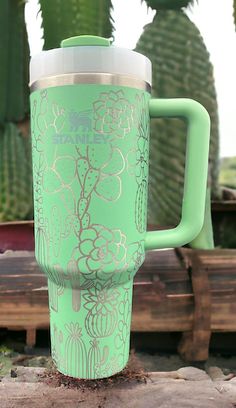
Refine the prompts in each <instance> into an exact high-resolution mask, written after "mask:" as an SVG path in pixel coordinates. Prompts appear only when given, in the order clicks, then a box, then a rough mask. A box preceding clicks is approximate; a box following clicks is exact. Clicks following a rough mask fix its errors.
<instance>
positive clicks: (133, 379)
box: [40, 353, 148, 391]
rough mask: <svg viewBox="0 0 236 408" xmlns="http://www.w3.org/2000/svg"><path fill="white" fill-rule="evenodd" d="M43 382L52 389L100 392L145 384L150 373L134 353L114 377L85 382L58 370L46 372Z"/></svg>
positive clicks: (42, 377)
mask: <svg viewBox="0 0 236 408" xmlns="http://www.w3.org/2000/svg"><path fill="white" fill-rule="evenodd" d="M40 377H41V380H42V381H43V382H45V383H46V384H47V385H49V386H52V387H60V386H61V385H63V386H64V387H66V388H69V389H79V390H81V391H84V390H88V389H89V390H99V389H105V388H108V387H109V388H110V387H113V386H117V385H122V384H124V383H145V384H146V382H147V378H148V373H147V372H145V370H144V369H143V368H142V366H141V364H140V362H139V360H138V359H137V357H136V356H135V354H134V353H131V356H130V359H129V362H128V364H127V366H126V367H125V368H124V369H123V370H122V371H120V372H119V373H117V374H115V375H113V376H112V377H108V378H102V379H98V380H84V379H81V378H74V377H69V376H67V375H64V374H62V373H60V372H59V371H57V370H56V369H51V370H49V369H48V370H46V371H45V373H44V374H42V375H41V376H40Z"/></svg>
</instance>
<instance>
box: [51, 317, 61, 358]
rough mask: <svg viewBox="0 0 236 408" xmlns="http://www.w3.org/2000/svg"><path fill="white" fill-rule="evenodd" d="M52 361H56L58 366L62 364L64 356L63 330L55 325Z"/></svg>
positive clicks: (53, 328) (53, 329)
mask: <svg viewBox="0 0 236 408" xmlns="http://www.w3.org/2000/svg"><path fill="white" fill-rule="evenodd" d="M51 330H52V337H53V341H52V359H53V361H55V364H56V365H60V366H61V364H62V360H63V356H62V349H63V333H62V331H61V330H59V329H58V328H57V325H56V324H55V323H54V324H53V327H52V329H51Z"/></svg>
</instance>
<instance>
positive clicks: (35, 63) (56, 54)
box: [30, 35, 152, 86]
mask: <svg viewBox="0 0 236 408" xmlns="http://www.w3.org/2000/svg"><path fill="white" fill-rule="evenodd" d="M151 70H152V68H151V61H150V60H149V59H148V58H147V57H145V56H144V55H142V54H139V53H138V52H136V51H132V50H129V49H126V48H120V47H116V46H114V45H111V44H110V41H109V40H108V39H106V38H103V37H97V36H91V35H82V36H76V37H70V38H67V39H65V40H63V41H62V42H61V48H55V49H52V50H48V51H42V52H40V53H39V54H37V55H35V56H33V57H32V58H31V61H30V86H31V85H32V84H33V83H34V82H36V81H38V80H40V79H43V78H48V77H54V76H57V75H64V74H69V73H110V74H117V75H126V76H130V77H133V78H136V79H139V80H143V81H144V82H147V83H148V84H149V85H151V82H152V72H151Z"/></svg>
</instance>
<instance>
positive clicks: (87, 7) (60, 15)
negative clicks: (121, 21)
mask: <svg viewBox="0 0 236 408" xmlns="http://www.w3.org/2000/svg"><path fill="white" fill-rule="evenodd" d="M40 4H41V11H42V18H43V23H42V24H43V29H44V48H45V49H50V48H55V47H59V46H60V42H61V40H63V39H64V38H67V37H72V36H74V35H81V34H91V35H99V36H102V37H111V36H112V31H113V24H112V21H113V20H112V18H111V10H112V2H111V0H96V1H94V0H77V1H74V0H67V1H64V0H57V2H53V1H51V0H40Z"/></svg>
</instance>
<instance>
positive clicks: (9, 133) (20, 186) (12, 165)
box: [0, 123, 32, 222]
mask: <svg viewBox="0 0 236 408" xmlns="http://www.w3.org/2000/svg"><path fill="white" fill-rule="evenodd" d="M3 129H4V130H3V131H2V133H1V134H0V197H1V200H0V221H1V222H2V221H12V220H15V219H25V218H26V217H27V215H28V213H29V211H30V210H31V205H32V176H31V162H30V160H29V159H28V158H27V149H28V148H27V149H26V146H25V144H26V142H27V141H28V142H29V141H30V140H29V139H27V140H24V139H23V136H22V135H21V133H20V131H19V130H18V128H17V126H16V125H14V124H13V123H7V124H6V125H5V126H4V128H3Z"/></svg>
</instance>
